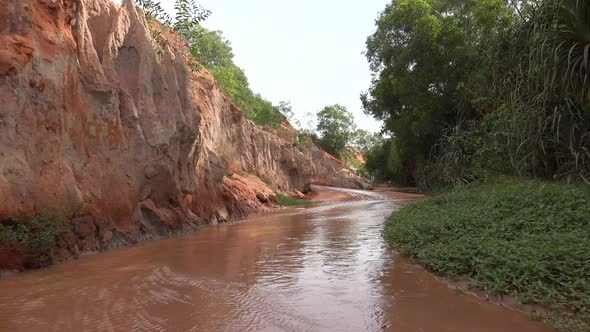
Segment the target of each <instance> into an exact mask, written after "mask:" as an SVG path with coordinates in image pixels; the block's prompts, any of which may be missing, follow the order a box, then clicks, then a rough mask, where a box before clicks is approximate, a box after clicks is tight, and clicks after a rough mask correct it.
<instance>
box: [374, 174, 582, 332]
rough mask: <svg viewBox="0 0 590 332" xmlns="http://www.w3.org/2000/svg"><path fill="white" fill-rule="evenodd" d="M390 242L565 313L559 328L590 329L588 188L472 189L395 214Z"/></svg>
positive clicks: (454, 273)
mask: <svg viewBox="0 0 590 332" xmlns="http://www.w3.org/2000/svg"><path fill="white" fill-rule="evenodd" d="M385 237H386V239H387V240H388V242H390V243H391V244H393V245H394V246H396V247H397V248H398V249H399V250H400V252H401V253H402V254H405V255H409V256H412V257H414V258H416V259H417V260H418V261H419V262H421V263H422V264H424V265H425V266H426V267H428V268H429V269H431V270H433V271H435V272H438V273H441V274H444V275H447V276H451V277H464V278H466V279H468V280H469V281H470V283H471V284H472V285H473V286H475V287H478V288H481V289H484V290H486V291H489V292H491V293H495V294H507V295H512V296H515V297H516V298H517V299H519V300H520V301H521V302H523V303H543V304H545V305H547V306H549V307H550V308H552V309H555V311H556V312H557V313H559V314H558V315H559V317H560V319H559V320H560V321H561V322H560V324H556V325H561V326H566V325H567V326H580V327H579V328H575V329H574V328H571V329H569V328H568V329H566V330H585V328H588V327H589V326H590V190H589V188H588V187H578V186H573V185H568V184H565V183H555V182H542V181H534V180H515V179H506V178H502V179H496V180H494V181H488V182H486V183H480V184H471V185H467V186H465V187H463V188H459V189H457V190H455V191H452V192H447V193H443V194H440V195H438V196H436V197H434V198H430V199H427V200H424V201H421V202H418V203H416V204H414V205H411V206H408V207H405V208H403V209H401V210H400V211H398V212H395V213H394V214H393V215H392V216H391V217H390V218H389V219H388V220H387V223H386V228H385ZM566 313H567V314H566ZM564 320H565V321H569V322H570V323H568V324H565V323H564ZM550 321H553V322H555V321H556V319H555V318H553V319H551V320H550ZM584 326H585V327H584Z"/></svg>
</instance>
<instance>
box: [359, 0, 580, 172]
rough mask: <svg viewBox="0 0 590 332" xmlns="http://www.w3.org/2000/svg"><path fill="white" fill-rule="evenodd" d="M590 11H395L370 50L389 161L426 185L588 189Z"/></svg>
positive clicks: (500, 3)
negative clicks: (532, 179)
mask: <svg viewBox="0 0 590 332" xmlns="http://www.w3.org/2000/svg"><path fill="white" fill-rule="evenodd" d="M589 8H590V4H589V3H588V2H587V1H577V0H534V1H533V0H520V1H516V0H394V1H392V2H391V3H389V4H388V5H387V6H386V8H385V10H384V11H383V12H382V13H381V14H380V15H379V17H378V19H377V21H376V25H377V29H376V31H375V33H374V34H372V35H371V36H369V37H368V39H367V51H366V56H367V60H368V62H369V65H370V68H371V70H372V71H373V80H372V84H371V87H370V88H369V90H368V91H367V92H366V93H364V94H362V95H361V100H362V103H363V107H364V109H365V112H366V113H367V114H370V115H373V116H374V117H376V118H377V119H381V120H383V121H384V131H385V132H386V133H388V134H390V135H391V136H392V139H393V140H395V142H396V145H397V147H398V149H397V151H395V153H396V155H393V157H395V158H399V159H400V161H401V162H405V163H406V164H415V165H417V169H415V170H414V172H413V173H414V175H415V176H416V177H420V178H422V179H423V180H424V181H423V182H430V183H432V182H437V181H438V182H444V183H447V184H453V183H454V184H460V183H464V182H466V181H471V180H472V179H475V178H477V177H479V176H481V174H483V173H485V171H487V170H493V171H499V172H504V173H512V174H517V175H525V174H530V175H535V176H544V177H564V176H565V177H567V178H568V179H573V178H577V179H581V180H584V179H586V180H584V181H588V179H589V178H590V153H588V150H587V148H584V146H590V115H589V114H590V112H587V111H584V110H585V109H588V108H589V107H588V103H589V99H588V97H587V96H588V91H589V86H588V84H589V83H590V80H589V79H588V68H590V57H589V56H588V52H587V50H588V49H589V48H590V37H589V36H590V22H589V20H590V13H589V11H590V9H589ZM385 151H387V149H385ZM382 152H383V151H382ZM383 167H384V168H385V167H386V166H385V165H384V166H383ZM482 171H483V172H482ZM419 182H420V181H419ZM588 182H589V183H590V181H588Z"/></svg>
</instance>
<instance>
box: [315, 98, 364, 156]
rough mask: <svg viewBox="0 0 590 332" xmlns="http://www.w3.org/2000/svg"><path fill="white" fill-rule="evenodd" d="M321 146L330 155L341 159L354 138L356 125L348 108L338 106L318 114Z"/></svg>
mask: <svg viewBox="0 0 590 332" xmlns="http://www.w3.org/2000/svg"><path fill="white" fill-rule="evenodd" d="M317 117H318V125H317V131H318V133H319V135H320V139H319V141H318V143H319V145H320V146H321V147H322V148H323V149H324V150H326V151H327V152H328V153H330V154H332V155H334V156H336V157H340V155H341V153H342V151H343V150H344V148H346V146H347V145H348V144H349V143H350V142H351V140H352V138H353V137H354V133H355V130H356V125H355V123H354V118H353V115H352V114H351V113H350V112H349V111H347V110H346V107H344V106H342V105H339V104H336V105H330V106H326V107H324V108H323V109H322V110H321V111H320V112H318V114H317Z"/></svg>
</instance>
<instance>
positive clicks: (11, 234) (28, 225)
mask: <svg viewBox="0 0 590 332" xmlns="http://www.w3.org/2000/svg"><path fill="white" fill-rule="evenodd" d="M65 231H66V227H65V225H64V222H63V219H62V218H61V217H58V216H56V215H53V214H51V213H45V212H44V213H42V214H39V215H36V216H34V217H32V218H30V219H28V220H24V221H22V220H19V219H17V218H8V219H6V220H2V221H0V244H1V243H9V242H14V243H18V244H20V245H22V246H23V247H24V248H25V249H26V254H27V255H28V256H30V257H31V258H33V260H34V261H35V262H36V264H38V265H39V266H45V265H47V264H49V263H50V260H51V248H52V246H53V245H55V243H56V241H57V239H58V237H59V236H60V235H62V234H64V233H65ZM0 249H2V248H0ZM1 251H2V250H0V254H1Z"/></svg>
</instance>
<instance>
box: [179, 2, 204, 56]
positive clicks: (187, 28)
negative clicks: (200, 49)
mask: <svg viewBox="0 0 590 332" xmlns="http://www.w3.org/2000/svg"><path fill="white" fill-rule="evenodd" d="M174 9H175V10H176V17H175V21H174V25H173V26H172V27H173V28H174V31H176V33H178V34H179V35H180V36H181V37H182V38H184V39H185V40H186V41H187V42H188V43H189V45H191V46H192V45H194V44H195V43H196V40H194V39H196V38H198V37H199V35H200V31H201V29H200V23H201V22H202V21H204V20H205V19H207V17H209V15H211V11H210V10H207V9H204V8H203V7H202V6H201V5H199V4H197V3H196V2H195V1H194V0H176V2H175V3H174Z"/></svg>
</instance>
